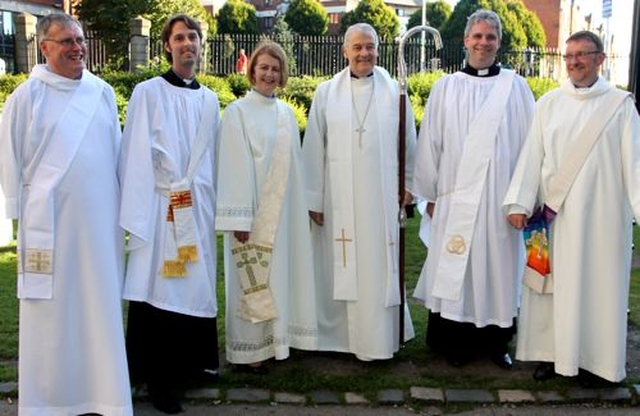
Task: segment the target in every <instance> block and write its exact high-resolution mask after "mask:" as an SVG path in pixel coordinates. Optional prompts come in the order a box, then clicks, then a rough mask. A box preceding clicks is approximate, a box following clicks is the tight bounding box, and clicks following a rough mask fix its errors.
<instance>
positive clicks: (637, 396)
mask: <svg viewBox="0 0 640 416" xmlns="http://www.w3.org/2000/svg"><path fill="white" fill-rule="evenodd" d="M631 391H632V392H633V400H631V403H633V405H634V406H637V405H638V402H639V401H640V384H634V385H633V387H631Z"/></svg>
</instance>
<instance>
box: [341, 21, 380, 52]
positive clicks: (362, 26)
mask: <svg viewBox="0 0 640 416" xmlns="http://www.w3.org/2000/svg"><path fill="white" fill-rule="evenodd" d="M353 32H362V33H368V34H370V35H371V37H372V38H373V43H374V44H375V47H376V49H378V34H377V33H376V30H375V29H374V28H373V26H371V25H370V24H369V23H356V24H353V25H351V26H349V28H348V29H347V31H346V32H344V40H343V42H342V46H344V47H346V46H347V44H348V43H349V36H351V34H352V33H353Z"/></svg>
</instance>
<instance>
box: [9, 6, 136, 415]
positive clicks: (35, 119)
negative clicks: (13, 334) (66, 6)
mask: <svg viewBox="0 0 640 416" xmlns="http://www.w3.org/2000/svg"><path fill="white" fill-rule="evenodd" d="M38 41H39V43H40V50H41V52H42V55H43V56H44V57H45V59H46V64H44V65H36V66H35V67H34V68H33V71H32V72H31V75H30V76H29V79H28V80H27V81H26V82H24V83H23V84H22V85H20V86H19V87H18V88H17V89H16V91H15V92H14V93H13V94H12V95H11V96H10V97H9V99H8V100H7V103H6V105H5V107H4V114H3V121H2V128H1V131H0V182H1V183H2V188H3V190H4V193H5V197H6V210H7V215H8V216H9V217H10V218H17V219H18V298H20V334H19V346H20V347H19V348H20V349H19V363H18V372H19V375H20V376H19V381H18V392H19V396H20V398H19V405H18V406H19V413H20V415H22V416H40V415H52V414H55V415H80V414H102V415H123V416H124V415H132V414H133V409H132V405H131V389H130V387H129V375H128V372H127V361H126V353H125V341H124V336H123V325H122V301H121V300H122V297H121V295H122V279H123V276H124V234H123V232H122V230H121V229H120V227H119V226H118V209H119V206H120V185H119V180H118V175H117V167H118V158H119V151H120V136H121V134H120V123H119V121H118V113H117V109H116V102H115V94H114V92H113V89H112V88H111V87H110V86H109V85H107V84H106V83H105V82H104V81H102V80H100V79H99V78H97V77H95V76H94V75H92V74H91V73H89V72H88V71H86V70H85V59H86V54H87V46H86V41H85V38H84V35H83V32H82V27H81V26H80V24H79V23H78V21H76V20H75V19H73V18H72V17H70V16H68V15H65V14H50V15H48V16H46V17H43V18H42V19H41V20H40V21H39V22H38Z"/></svg>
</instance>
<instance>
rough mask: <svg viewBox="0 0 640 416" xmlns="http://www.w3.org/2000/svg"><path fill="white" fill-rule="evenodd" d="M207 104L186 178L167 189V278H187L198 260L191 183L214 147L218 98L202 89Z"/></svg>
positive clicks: (165, 257)
mask: <svg viewBox="0 0 640 416" xmlns="http://www.w3.org/2000/svg"><path fill="white" fill-rule="evenodd" d="M203 93H204V103H203V109H202V116H201V117H200V124H199V125H198V132H197V134H196V140H195V141H194V143H193V148H192V149H191V155H190V157H189V163H188V165H187V172H186V174H185V176H184V177H183V178H182V179H180V180H178V181H175V182H172V183H171V184H170V185H169V189H168V190H167V189H165V192H167V196H168V198H169V206H168V208H167V218H166V220H167V229H166V233H165V241H164V266H163V275H164V276H165V277H184V276H186V275H187V263H188V262H196V261H198V258H199V254H198V248H197V246H198V242H197V232H196V222H195V217H194V214H193V195H192V193H191V183H192V182H193V178H194V176H195V174H196V171H197V169H198V167H199V166H200V163H201V162H202V158H203V156H204V155H205V153H206V152H207V150H209V148H210V146H212V145H213V143H214V140H212V137H211V136H209V135H208V133H209V132H210V130H209V124H210V123H212V122H213V120H215V116H216V114H215V111H216V109H217V107H216V105H215V96H214V94H212V93H209V92H208V91H207V90H203Z"/></svg>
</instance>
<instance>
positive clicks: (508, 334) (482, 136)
mask: <svg viewBox="0 0 640 416" xmlns="http://www.w3.org/2000/svg"><path fill="white" fill-rule="evenodd" d="M533 106H534V99H533V95H532V94H531V91H530V89H529V87H528V86H527V83H526V81H525V80H524V79H523V78H522V77H520V76H517V75H514V74H513V72H512V71H509V70H505V69H501V68H499V67H497V66H495V65H494V66H492V67H490V68H489V69H488V71H486V73H485V74H484V76H480V75H479V74H478V71H477V70H475V69H474V68H471V67H466V68H465V69H464V71H461V72H456V73H454V74H451V75H446V76H444V77H443V78H441V79H440V80H438V81H437V82H436V83H435V85H434V86H433V89H432V91H431V94H430V96H429V100H428V102H427V106H426V109H425V114H424V118H423V120H422V124H421V129H420V137H419V139H418V150H417V154H416V168H415V174H414V182H413V185H414V186H413V188H412V191H413V192H414V193H415V194H416V195H418V196H420V197H421V198H424V199H425V200H427V201H429V202H435V210H434V212H433V218H431V217H429V215H428V214H426V213H425V214H424V216H423V221H422V224H421V235H423V236H424V237H425V238H424V239H425V240H427V241H426V243H427V245H428V247H429V254H428V257H427V260H426V262H425V265H424V267H423V269H422V273H421V274H420V279H419V281H418V284H417V286H416V290H415V293H414V296H415V297H416V298H418V299H421V300H423V301H424V305H425V306H426V307H427V308H429V309H430V315H429V322H428V329H427V344H428V345H429V346H430V347H431V348H433V349H434V350H436V351H439V352H441V353H444V354H445V355H447V356H448V357H449V359H451V360H453V361H454V363H455V362H458V363H460V364H462V363H464V362H465V361H467V360H469V359H471V358H473V355H474V353H475V352H476V351H478V352H483V353H488V354H489V355H490V356H492V357H497V356H499V355H501V354H502V355H503V354H505V353H506V352H507V344H508V343H509V341H510V340H511V338H512V336H513V333H514V331H515V326H514V318H515V317H516V314H517V308H518V295H519V287H520V283H519V282H520V276H521V273H522V267H523V259H524V247H523V243H522V236H521V234H520V233H519V232H518V231H517V230H514V229H512V228H511V226H510V225H509V223H508V222H507V221H506V219H505V216H504V214H503V213H502V208H501V207H502V201H503V200H504V195H505V194H506V192H507V188H508V186H509V180H510V178H511V175H512V172H513V170H514V168H515V165H516V161H517V158H518V154H519V152H520V149H521V147H522V144H523V143H524V140H525V137H526V134H527V130H528V128H529V126H530V123H531V119H532V117H533ZM492 120H495V121H494V122H493V123H492V122H491V121H492Z"/></svg>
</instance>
